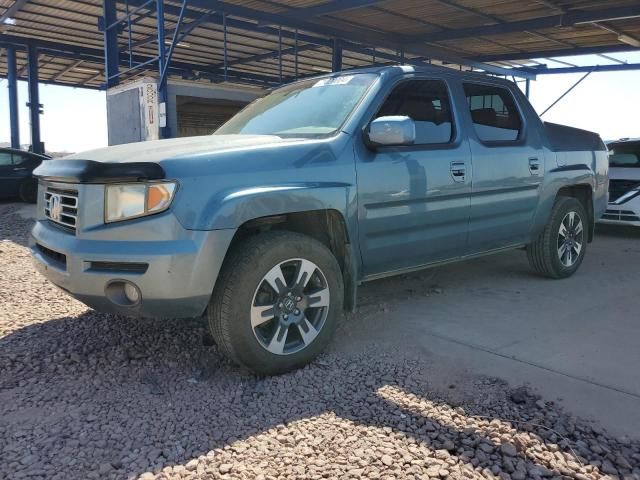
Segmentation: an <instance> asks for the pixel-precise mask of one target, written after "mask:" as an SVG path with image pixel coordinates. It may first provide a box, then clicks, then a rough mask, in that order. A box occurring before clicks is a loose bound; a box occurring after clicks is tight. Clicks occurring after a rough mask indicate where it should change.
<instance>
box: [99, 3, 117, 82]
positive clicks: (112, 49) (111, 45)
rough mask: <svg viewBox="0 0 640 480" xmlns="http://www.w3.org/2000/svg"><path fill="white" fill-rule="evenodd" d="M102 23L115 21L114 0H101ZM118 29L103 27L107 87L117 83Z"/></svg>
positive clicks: (108, 23) (110, 23) (107, 23)
mask: <svg viewBox="0 0 640 480" xmlns="http://www.w3.org/2000/svg"><path fill="white" fill-rule="evenodd" d="M102 6H103V12H104V24H105V27H106V26H107V25H112V24H113V23H114V22H115V21H116V17H117V10H116V0H103V3H102ZM119 55H120V54H119V51H118V30H117V29H115V28H105V29H104V65H105V77H106V78H107V88H109V87H114V86H116V85H117V84H118V72H119Z"/></svg>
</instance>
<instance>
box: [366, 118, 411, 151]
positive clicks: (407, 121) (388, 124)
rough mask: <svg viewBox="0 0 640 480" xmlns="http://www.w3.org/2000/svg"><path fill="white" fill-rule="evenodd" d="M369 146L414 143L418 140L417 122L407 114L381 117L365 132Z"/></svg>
mask: <svg viewBox="0 0 640 480" xmlns="http://www.w3.org/2000/svg"><path fill="white" fill-rule="evenodd" d="M364 140H365V143H366V144H367V146H368V147H371V148H376V147H384V146H401V145H413V144H414V143H415V141H416V124H415V122H414V121H413V119H411V118H409V117H405V116H389V117H379V118H376V119H375V120H373V121H372V122H371V123H370V124H369V127H368V128H367V129H366V130H365V132H364Z"/></svg>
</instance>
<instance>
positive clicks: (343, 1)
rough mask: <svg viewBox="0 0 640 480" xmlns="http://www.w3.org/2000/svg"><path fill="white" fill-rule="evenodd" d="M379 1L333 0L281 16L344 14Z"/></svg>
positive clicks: (303, 16)
mask: <svg viewBox="0 0 640 480" xmlns="http://www.w3.org/2000/svg"><path fill="white" fill-rule="evenodd" d="M380 2H381V0H333V1H331V2H327V3H323V4H321V5H314V6H312V7H304V8H296V9H292V10H289V11H287V12H284V14H283V15H286V16H287V17H291V18H309V17H317V16H320V15H331V14H334V13H340V12H346V11H348V10H356V9H358V8H364V7H370V6H372V5H375V4H377V3H380Z"/></svg>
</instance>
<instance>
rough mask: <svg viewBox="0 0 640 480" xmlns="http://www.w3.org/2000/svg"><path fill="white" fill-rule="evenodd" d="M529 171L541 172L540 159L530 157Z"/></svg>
mask: <svg viewBox="0 0 640 480" xmlns="http://www.w3.org/2000/svg"><path fill="white" fill-rule="evenodd" d="M529 172H530V173H531V175H539V174H540V160H538V159H537V158H535V157H532V158H530V159H529Z"/></svg>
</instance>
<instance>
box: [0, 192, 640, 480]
mask: <svg viewBox="0 0 640 480" xmlns="http://www.w3.org/2000/svg"><path fill="white" fill-rule="evenodd" d="M18 207H19V206H18V205H17V204H6V203H5V204H0V479H12V480H13V479H18V478H27V477H28V478H56V479H61V480H62V479H65V480H66V479H75V478H78V479H86V478H142V479H152V478H157V479H214V478H228V479H236V478H237V479H276V478H281V479H290V478H292V479H293V478H297V479H316V478H317V479H322V478H329V479H331V478H335V479H342V478H369V479H377V478H379V479H403V478H416V479H429V478H431V479H434V478H461V479H462V478H465V479H466V478H502V479H509V478H511V479H525V478H578V479H596V478H624V479H625V480H626V479H635V480H640V444H639V443H638V442H634V441H631V440H629V439H627V438H612V437H611V436H609V435H607V433H606V432H605V431H603V430H602V429H601V428H599V427H598V426H597V425H594V424H592V423H586V422H583V421H581V420H579V419H576V418H574V417H572V416H570V415H568V414H566V413H564V412H563V411H561V410H560V409H559V408H558V406H557V405H555V404H553V403H552V402H546V403H545V402H543V401H542V400H541V399H539V397H536V396H535V395H533V394H532V393H531V392H529V391H528V390H527V389H526V388H525V387H519V388H512V387H509V386H508V385H506V384H505V383H504V382H502V381H500V380H498V379H491V378H480V377H470V378H467V379H466V381H465V382H463V383H462V384H459V383H456V384H451V385H446V386H444V387H442V385H441V384H440V383H441V382H434V381H433V378H432V374H434V372H433V368H432V365H430V364H429V359H428V358H424V357H422V358H418V357H415V356H412V355H411V354H409V353H408V352H405V353H403V352H392V353H385V352H381V351H380V350H379V349H376V348H375V345H372V346H371V348H370V350H369V351H366V352H364V353H358V354H353V355H345V354H343V353H341V354H338V353H336V352H333V353H331V352H330V353H328V354H326V355H324V356H322V357H321V358H320V359H319V360H317V361H316V362H314V363H313V364H312V365H310V366H308V367H307V368H305V369H303V370H300V371H298V372H295V373H292V374H288V375H284V376H281V377H275V378H256V377H254V376H252V375H249V374H247V373H246V372H243V371H241V370H239V369H238V368H236V367H235V366H234V365H232V364H230V363H229V362H227V361H226V360H224V359H223V358H222V357H221V356H220V354H219V353H218V351H217V350H216V347H215V345H212V342H211V341H210V339H209V337H208V336H207V335H206V332H205V327H204V324H203V322H202V321H201V320H197V319H194V320H187V321H184V320H182V321H152V320H139V319H128V318H124V317H118V316H111V315H105V314H101V313H96V312H94V311H92V310H90V309H88V308H86V307H85V306H83V305H82V304H80V303H78V302H76V301H74V300H71V299H70V298H68V297H66V296H65V295H62V294H61V293H60V292H59V291H58V290H56V289H55V288H54V287H53V286H52V285H50V284H49V283H47V282H46V281H45V280H44V279H43V278H41V277H40V276H39V275H37V274H36V272H35V271H34V270H33V268H32V267H31V264H30V257H29V254H28V250H27V248H26V247H25V245H26V236H27V232H28V229H29V226H30V221H29V220H25V219H24V218H22V217H20V216H19V215H16V214H15V212H16V210H17V208H18ZM364 294H365V295H366V289H365V292H364ZM363 315H366V310H363V311H361V312H359V313H356V314H355V317H358V316H360V317H361V316H363ZM353 318H354V315H351V316H348V317H346V318H345V320H344V322H343V325H342V327H341V328H342V329H347V330H348V329H349V322H350V321H352V320H353ZM433 376H434V377H435V374H434V375H433ZM603 407H604V408H610V407H611V406H603Z"/></svg>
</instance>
